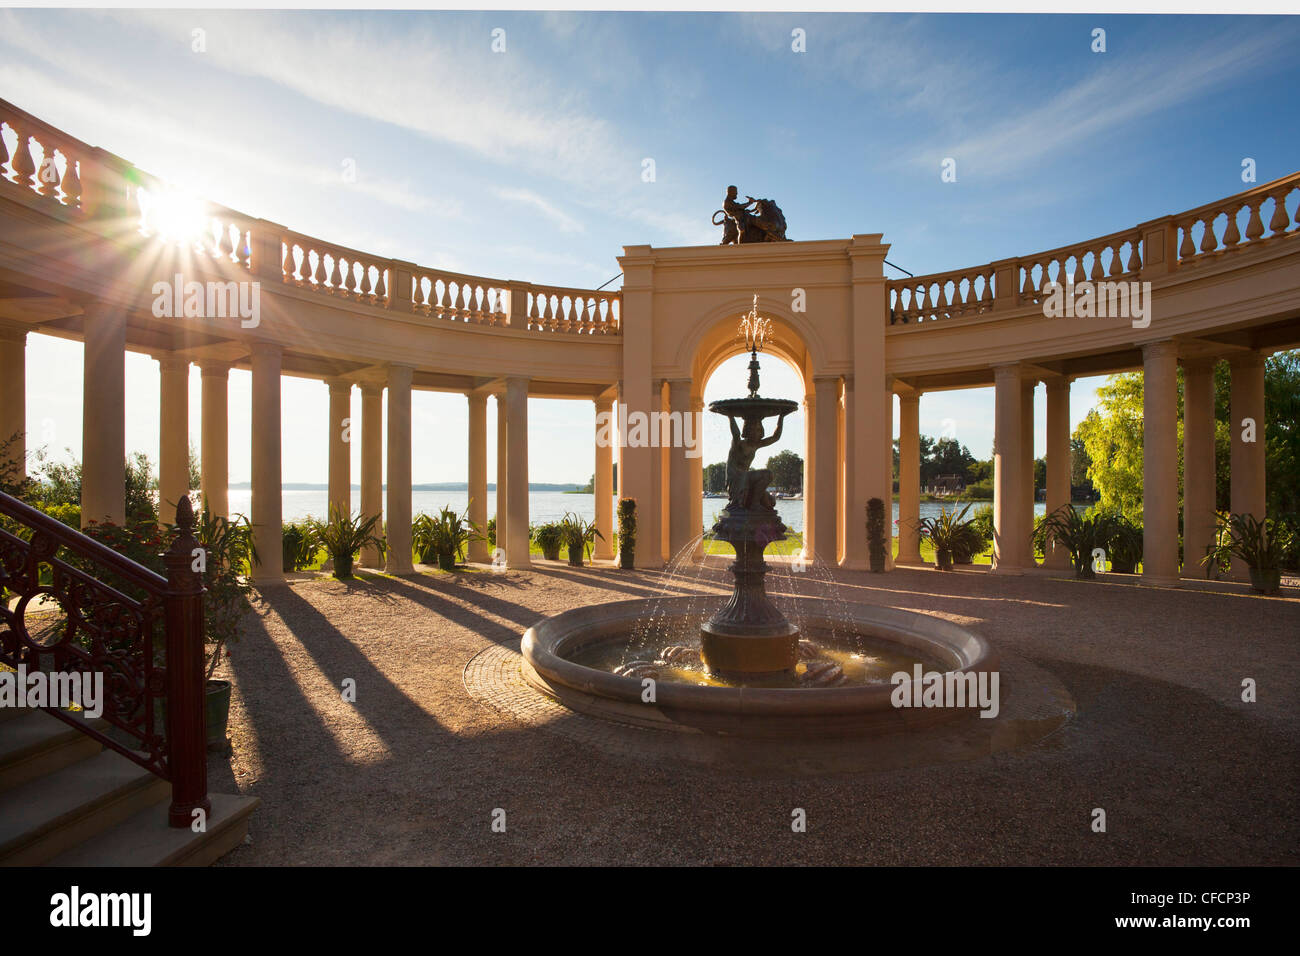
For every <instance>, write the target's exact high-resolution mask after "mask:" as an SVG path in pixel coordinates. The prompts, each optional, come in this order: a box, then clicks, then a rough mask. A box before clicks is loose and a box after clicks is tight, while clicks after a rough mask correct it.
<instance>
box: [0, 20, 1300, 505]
mask: <svg viewBox="0 0 1300 956" xmlns="http://www.w3.org/2000/svg"><path fill="white" fill-rule="evenodd" d="M796 29H798V30H802V31H803V32H804V37H805V49H804V51H803V52H796V51H795V50H794V49H793V48H792V47H793V45H794V41H793V39H792V31H794V30H796ZM1096 29H1102V30H1104V31H1105V44H1106V49H1105V52H1094V51H1093V49H1092V48H1093V46H1094V45H1095V41H1094V30H1096ZM498 30H501V31H504V34H500V33H498V34H496V35H495V37H494V31H498ZM196 31H199V32H196ZM494 39H495V40H496V41H497V43H496V45H497V47H498V48H500V47H501V40H502V39H504V50H503V51H502V52H493V49H492V47H493V42H494ZM1297 40H1300V21H1297V20H1296V19H1295V18H1284V17H1257V16H1253V17H1223V16H1187V17H1180V16H1164V17H1145V16H1118V15H1105V16H1093V15H1082V16H1048V15H1029V16H992V15H876V14H871V15H866V14H841V15H811V14H789V15H787V14H717V15H713V14H707V15H706V14H681V13H678V14H639V13H572V14H569V13H553V14H546V13H509V14H508V13H491V12H487V13H483V12H479V13H408V12H386V13H362V12H237V11H227V12H209V11H179V12H178V11H109V10H102V11H99V10H75V11H66V10H0V96H2V97H3V98H5V99H7V100H9V101H11V102H13V103H15V104H16V105H18V106H19V107H21V108H23V109H25V110H27V111H28V112H31V113H33V114H35V115H37V116H39V117H41V118H42V119H44V120H46V121H47V122H50V123H52V124H53V125H55V126H57V127H60V128H61V129H63V130H65V131H66V132H68V133H70V134H71V135H73V136H75V137H77V138H79V139H81V140H84V141H86V142H88V143H91V144H93V145H96V146H100V147H102V148H104V149H107V150H109V151H111V152H114V153H116V154H118V155H119V156H122V157H123V158H125V159H127V160H129V161H131V162H133V163H135V164H136V165H137V166H139V167H140V168H142V169H144V170H147V171H148V172H150V173H153V174H155V175H157V176H160V177H162V178H164V179H167V180H170V181H172V182H175V183H177V184H178V185H180V186H182V187H184V188H185V189H187V190H189V191H191V192H193V193H196V194H198V195H202V196H204V197H205V198H208V199H211V200H213V201H215V202H218V203H222V204H224V205H227V206H230V207H233V208H235V209H238V210H241V211H243V212H244V213H246V214H248V215H251V216H257V217H261V218H265V219H269V220H272V221H275V222H279V223H282V224H284V225H286V226H288V227H290V228H292V229H295V230H297V231H300V232H303V233H307V234H309V235H313V236H317V237H320V238H322V239H326V240H329V241H332V242H336V243H339V244H342V245H346V246H351V247H354V248H359V249H363V250H366V251H368V252H371V253H375V254H377V255H383V256H392V257H400V258H403V259H407V260H410V261H413V262H416V263H418V264H420V265H424V266H431V267H438V268H444V269H451V270H463V271H466V272H470V273H475V274H479V275H488V276H498V277H503V278H518V279H526V280H530V281H533V282H538V283H546V284H556V285H572V286H580V287H589V288H594V287H596V286H599V285H601V284H602V283H604V282H606V281H607V280H609V279H611V278H613V277H615V276H616V275H617V273H618V271H619V270H618V264H617V262H616V259H615V257H616V256H618V255H619V254H620V253H621V251H622V247H623V246H625V245H637V244H643V243H649V244H651V245H656V246H681V245H697V244H708V245H712V244H714V243H716V242H717V241H718V238H719V232H720V230H719V229H718V228H717V227H714V226H712V225H710V223H709V218H710V215H711V214H712V212H713V210H715V209H717V208H719V206H720V205H721V200H722V197H723V193H724V190H725V188H726V186H727V185H728V184H730V183H736V184H737V185H738V186H739V187H740V191H741V193H742V194H750V195H758V196H765V197H770V198H772V199H775V200H776V201H777V202H778V203H779V204H780V205H781V208H782V209H783V211H784V212H785V215H786V219H787V221H788V223H789V232H788V234H789V236H790V237H791V238H793V239H825V238H843V237H848V236H851V235H853V234H855V233H868V232H881V233H883V234H884V239H885V242H887V243H890V244H891V251H890V253H889V257H888V258H889V260H890V262H892V263H894V264H896V265H897V266H899V267H901V268H903V269H906V270H908V271H910V272H913V273H916V274H923V273H926V272H933V271H939V270H945V269H949V268H956V267H960V266H965V265H973V264H978V263H983V262H989V261H992V260H995V259H999V258H1003V257H1008V256H1016V255H1023V254H1028V253H1032V252H1035V251H1038V250H1042V249H1050V248H1054V247H1056V246H1059V245H1063V244H1065V243H1068V242H1075V241H1079V240H1083V239H1087V238H1090V237H1093V236H1100V235H1104V234H1107V233H1110V232H1113V231H1115V230H1118V229H1120V228H1124V227H1128V226H1131V225H1134V224H1136V223H1139V222H1142V221H1144V220H1147V219H1153V218H1157V217H1159V216H1163V215H1166V214H1169V213H1173V212H1179V211H1181V210H1183V209H1188V208H1192V207H1194V206H1198V205H1200V204H1202V203H1205V202H1209V201H1211V200H1214V199H1217V198H1220V197H1222V196H1226V195H1229V194H1231V193H1234V192H1238V191H1240V190H1242V189H1244V188H1247V186H1248V185H1249V184H1248V183H1243V181H1242V161H1243V159H1245V158H1251V159H1253V160H1254V161H1255V165H1256V169H1257V178H1258V181H1259V182H1265V181H1268V180H1270V179H1273V178H1276V177H1278V176H1281V175H1285V174H1287V173H1290V172H1294V171H1295V170H1296V169H1297V168H1298V163H1297V156H1300V148H1298V147H1300V128H1298V124H1297V123H1296V118H1297V110H1296V98H1295V97H1296V94H1295V91H1296V89H1297V88H1300V66H1297V65H1295V57H1294V50H1295V49H1296V44H1297ZM947 158H952V159H954V160H955V161H956V172H957V178H956V181H955V182H943V181H942V180H941V177H940V172H941V164H942V163H943V161H944V160H945V159H947ZM646 159H652V160H653V161H654V170H655V176H654V180H653V182H646V181H645V178H644V177H643V175H642V173H643V169H644V168H645V162H644V161H645V160H646ZM352 170H355V174H356V175H355V179H353V178H352V177H350V176H345V175H344V173H345V171H349V172H350V171H352ZM887 274H888V275H889V276H890V277H895V278H896V277H900V276H901V275H902V273H901V272H897V271H894V270H890V269H887ZM619 284H620V283H619V282H617V281H616V282H614V283H612V284H611V287H612V288H617V287H618V286H619ZM744 365H745V360H744V359H743V358H742V357H737V358H736V359H733V360H732V361H731V362H729V363H727V364H724V365H723V366H722V367H721V368H720V369H719V370H718V371H717V372H716V373H715V375H714V376H713V378H712V380H711V381H710V383H709V385H708V387H707V388H706V395H705V397H706V400H710V401H711V400H713V399H714V398H720V397H724V396H725V395H730V394H738V393H739V392H740V391H741V388H742V387H743V383H744V377H745V372H744ZM1100 382H1101V380H1100V379H1081V380H1079V381H1077V382H1076V383H1075V385H1074V388H1073V391H1072V402H1071V404H1072V407H1071V427H1073V426H1074V425H1077V423H1078V422H1079V421H1080V420H1081V419H1082V418H1083V416H1084V415H1085V414H1086V413H1087V411H1088V409H1089V408H1090V407H1091V405H1092V404H1093V402H1094V401H1095V388H1096V386H1097V385H1098V384H1100ZM80 387H81V346H80V344H78V343H75V342H65V341H60V340H55V339H52V338H49V337H45V336H38V335H32V336H30V337H29V339H28V430H29V434H31V435H33V436H34V437H35V441H34V442H33V444H37V445H40V444H44V445H46V446H47V447H48V448H49V449H50V451H51V452H53V453H55V455H56V456H64V455H65V452H64V449H65V448H66V449H70V450H71V452H70V453H71V454H75V455H77V456H79V455H80V445H81V437H80V432H81V398H80V395H81V392H80ZM127 389H128V392H127V419H128V420H127V444H128V449H129V450H132V451H134V450H140V451H144V452H146V453H147V454H149V455H150V456H151V457H152V458H154V459H155V460H156V458H157V453H158V409H157V404H158V398H157V396H158V372H157V365H156V363H155V362H154V361H153V360H151V359H149V358H147V357H145V356H140V355H134V354H132V355H130V356H128V366H127ZM763 391H764V393H765V394H773V395H782V396H786V397H793V398H799V397H801V396H802V392H803V385H802V383H801V381H800V379H799V376H798V374H797V373H795V372H794V371H793V370H790V369H788V368H787V367H786V366H784V365H783V364H782V363H780V362H779V361H778V360H776V359H775V358H772V359H769V360H768V362H767V363H766V364H765V372H764V388H763ZM325 395H326V389H325V386H324V385H323V384H322V383H320V382H314V381H307V380H302V379H292V378H285V379H284V383H283V406H284V421H283V433H284V449H283V451H284V480H285V481H286V482H324V481H325V480H326V476H327V465H326V462H327V443H326V429H327V422H326V404H325ZM190 406H191V407H190V412H191V436H192V438H193V440H194V442H195V443H196V444H197V440H198V435H199V421H200V418H199V407H200V403H199V377H198V371H197V369H195V370H194V371H193V375H192V379H191V399H190ZM489 407H490V409H491V408H492V406H491V405H490V406H489ZM413 414H414V420H413V428H414V435H415V439H414V446H415V447H414V461H413V477H414V480H415V481H416V482H437V481H462V480H464V478H465V474H466V459H467V440H466V429H467V421H468V414H467V407H466V400H465V398H464V396H461V395H452V394H445V393H444V394H440V393H431V392H417V393H416V394H415V397H414V399H413ZM593 415H594V408H593V406H592V405H591V403H590V402H559V401H545V400H537V399H534V400H532V401H531V402H530V406H529V418H530V447H529V462H530V478H531V480H533V481H535V482H569V481H575V482H585V481H586V480H587V479H588V477H589V476H590V474H591V472H592V470H593V467H594V463H593V464H587V463H588V462H591V461H592V459H593V455H594V453H593V450H592V440H593V436H594V423H593ZM230 416H231V417H230V432H231V448H230V477H231V480H232V482H239V481H243V480H246V479H247V478H248V475H249V461H248V445H249V442H248V440H247V436H248V434H249V431H248V429H249V375H248V373H246V372H239V371H235V372H232V373H231V389H230ZM494 416H495V411H494V410H492V411H490V419H489V427H495V421H494ZM354 417H355V418H356V419H357V420H359V419H360V395H359V393H354ZM1035 418H1036V430H1037V435H1036V449H1037V454H1040V455H1041V454H1042V453H1043V451H1044V446H1045V424H1044V419H1045V398H1044V395H1043V389H1042V387H1041V386H1040V387H1039V389H1038V395H1037V408H1036V415H1035ZM801 419H802V416H801V415H796V416H794V419H793V420H792V421H791V422H789V423H788V426H789V427H788V428H787V429H786V438H785V439H784V440H783V441H782V442H781V443H780V444H778V445H776V446H773V447H772V449H771V450H772V452H776V451H779V450H781V449H782V448H790V449H792V450H794V451H796V452H799V453H801V452H802V448H803V422H802V420H801ZM895 428H897V417H895ZM921 430H922V431H923V432H924V433H926V434H932V435H938V434H949V435H952V436H953V437H956V438H957V440H958V441H960V442H962V443H963V444H965V445H967V446H968V447H969V448H970V450H971V452H972V453H973V454H975V456H976V457H978V458H985V457H988V455H989V453H990V448H991V445H992V437H993V393H992V389H981V390H970V391H960V392H947V393H930V394H927V395H925V396H924V397H923V398H922V399H921ZM488 444H489V459H490V460H489V469H490V471H489V474H491V475H495V470H494V469H495V463H494V461H492V460H491V458H492V456H493V455H494V454H495V442H492V441H489V443H488ZM725 444H726V438H725V423H719V425H712V424H711V425H710V427H709V428H708V429H707V431H706V433H705V452H704V456H705V461H706V462H710V461H716V460H721V459H722V458H723V457H724V455H725ZM354 456H359V447H354ZM353 476H354V480H356V479H357V476H359V457H358V458H356V459H355V460H354V463H353Z"/></svg>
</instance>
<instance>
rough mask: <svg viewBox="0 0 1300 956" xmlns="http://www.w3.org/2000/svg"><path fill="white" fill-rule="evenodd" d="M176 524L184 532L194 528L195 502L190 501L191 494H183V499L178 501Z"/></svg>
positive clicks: (186, 532)
mask: <svg viewBox="0 0 1300 956" xmlns="http://www.w3.org/2000/svg"><path fill="white" fill-rule="evenodd" d="M176 526H177V527H178V528H180V530H181V533H182V534H189V533H191V532H192V531H193V530H194V503H193V502H192V501H190V496H189V495H181V500H180V501H178V502H176Z"/></svg>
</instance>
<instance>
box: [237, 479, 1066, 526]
mask: <svg viewBox="0 0 1300 956" xmlns="http://www.w3.org/2000/svg"><path fill="white" fill-rule="evenodd" d="M229 495H230V510H231V513H232V514H246V515H249V516H250V517H251V515H252V504H251V502H252V492H251V491H249V489H247V488H231V489H230V491H229ZM326 498H327V493H326V491H325V490H324V489H323V488H322V489H309V490H298V489H285V491H284V493H283V507H284V520H285V521H300V520H302V519H303V518H305V517H307V516H308V515H313V516H315V517H324V516H325V512H326V509H325V502H326ZM726 503H727V501H726V499H725V498H705V499H704V510H703V512H702V513H703V515H704V523H705V524H706V525H710V524H712V523H713V520H714V516H715V515H717V514H718V513H719V512H721V511H722V508H723V506H724V505H726ZM985 504H987V505H992V504H993V502H991V501H986V502H976V503H975V504H974V505H973V506H972V508H971V514H974V513H975V511H976V510H977V509H978V508H979V507H980V506H981V505H985ZM443 507H450V508H453V509H455V511H456V512H457V513H458V514H460V513H463V512H464V511H465V509H466V508H468V507H469V492H467V491H413V492H411V513H412V514H417V515H418V514H419V513H420V512H425V513H427V514H437V513H438V511H439V510H441V509H442V508H443ZM941 507H945V506H944V505H941V504H940V503H939V502H934V501H923V502H921V517H922V518H925V517H929V516H932V515H938V514H939V509H940V508H941ZM947 507H951V506H950V505H949V506H947ZM960 507H962V506H960V505H959V506H958V508H959V509H960ZM352 510H353V511H354V512H356V511H360V510H361V492H360V490H358V489H353V491H352ZM776 510H777V513H778V514H780V515H781V520H782V521H784V522H785V523H786V524H787V525H788V526H789V527H790V528H791V529H792V530H794V531H802V530H803V502H802V501H785V500H778V501H777V503H776ZM1046 510H1047V506H1046V505H1045V504H1043V503H1042V502H1037V503H1036V504H1035V505H1034V514H1035V515H1041V514H1043V513H1044V512H1046ZM568 511H572V512H575V513H577V514H578V515H581V516H582V517H583V518H585V519H587V520H589V521H590V520H593V519H594V518H595V517H596V499H595V497H594V496H593V495H586V494H566V493H565V492H562V491H533V492H529V495H528V520H529V521H532V522H533V523H541V522H543V521H559V520H560V519H561V518H563V517H564V515H565V512H568ZM495 512H496V492H495V491H489V492H488V493H487V513H488V516H489V517H491V516H492V515H493V514H494V513H495ZM610 513H611V514H613V513H614V512H613V506H611V512H610ZM893 519H894V520H895V521H897V520H898V504H897V503H895V504H894V515H893ZM863 520H864V521H865V520H866V519H865V517H864V518H863Z"/></svg>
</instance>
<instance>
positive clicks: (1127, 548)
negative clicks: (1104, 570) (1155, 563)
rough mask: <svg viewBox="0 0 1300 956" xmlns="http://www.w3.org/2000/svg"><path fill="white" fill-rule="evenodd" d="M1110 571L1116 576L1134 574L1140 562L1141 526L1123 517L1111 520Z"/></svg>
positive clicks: (1116, 516)
mask: <svg viewBox="0 0 1300 956" xmlns="http://www.w3.org/2000/svg"><path fill="white" fill-rule="evenodd" d="M1106 553H1107V555H1108V556H1109V557H1110V569H1111V571H1113V572H1114V573H1116V574H1135V573H1136V572H1137V566H1138V564H1140V563H1141V561H1142V526H1141V525H1140V524H1138V523H1137V522H1136V521H1132V520H1131V519H1129V518H1126V517H1125V516H1124V515H1115V516H1114V517H1113V518H1112V519H1111V529H1110V547H1109V548H1107V550H1106Z"/></svg>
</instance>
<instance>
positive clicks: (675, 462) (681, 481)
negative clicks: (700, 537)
mask: <svg viewBox="0 0 1300 956" xmlns="http://www.w3.org/2000/svg"><path fill="white" fill-rule="evenodd" d="M668 406H669V409H668V410H669V415H670V416H671V417H670V418H669V424H668V428H667V435H666V438H667V444H668V448H667V453H668V560H669V561H670V562H671V561H678V560H681V559H682V558H685V557H687V555H686V554H684V553H683V552H684V551H685V549H686V547H687V546H688V545H689V544H690V543H691V539H692V538H694V537H695V534H694V533H693V532H692V528H691V469H690V464H689V461H688V459H687V457H686V452H687V448H686V440H685V439H686V436H687V435H688V434H689V435H691V437H692V438H694V432H695V429H694V422H692V421H691V380H690V379H689V378H675V379H672V380H671V381H670V382H669V383H668ZM679 423H680V424H679Z"/></svg>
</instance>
